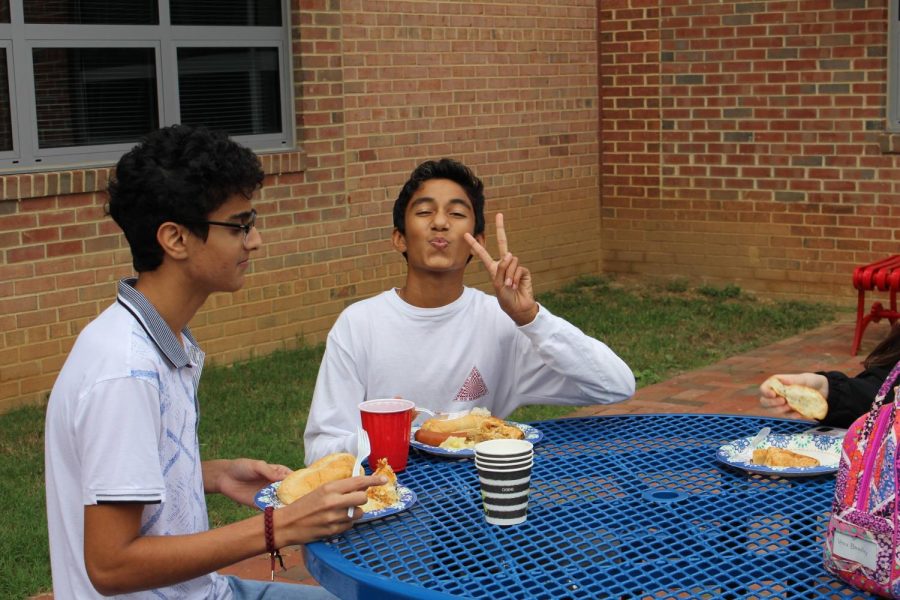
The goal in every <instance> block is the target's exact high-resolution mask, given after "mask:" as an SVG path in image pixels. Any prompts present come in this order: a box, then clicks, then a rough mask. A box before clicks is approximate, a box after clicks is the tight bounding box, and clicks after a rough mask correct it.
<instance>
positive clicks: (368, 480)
mask: <svg viewBox="0 0 900 600" xmlns="http://www.w3.org/2000/svg"><path fill="white" fill-rule="evenodd" d="M387 482H388V479H387V477H384V476H382V475H365V476H362V477H347V478H345V479H338V480H335V481H330V482H328V483H325V484H323V485H321V486H319V487H317V488H315V489H314V490H312V491H311V492H309V493H308V494H306V495H304V496H303V497H301V498H298V499H297V500H295V501H294V502H291V503H290V504H288V505H287V506H284V507H282V508H279V509H278V510H276V511H275V512H274V513H272V519H273V522H274V525H275V547H276V548H280V547H282V546H286V545H290V544H308V543H309V542H314V541H316V540H320V539H323V538H328V537H332V536H335V535H339V534H341V533H343V532H345V531H347V530H348V529H350V527H352V526H353V522H354V521H355V520H356V519H359V518H360V517H361V516H362V510H360V509H359V508H358V507H360V506H362V505H363V504H365V503H366V500H367V497H366V490H367V489H369V488H370V487H373V486H380V485H384V484H386V483H387ZM351 506H355V507H357V510H356V511H355V512H354V514H353V518H350V517H348V516H347V509H348V508H350V507H351Z"/></svg>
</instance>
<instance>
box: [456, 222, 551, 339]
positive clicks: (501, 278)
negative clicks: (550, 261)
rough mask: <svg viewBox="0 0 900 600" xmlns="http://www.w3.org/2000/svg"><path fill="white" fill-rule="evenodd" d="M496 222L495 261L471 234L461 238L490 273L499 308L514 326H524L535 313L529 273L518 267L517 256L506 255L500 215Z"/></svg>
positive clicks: (536, 309) (507, 253)
mask: <svg viewBox="0 0 900 600" xmlns="http://www.w3.org/2000/svg"><path fill="white" fill-rule="evenodd" d="M496 222H497V247H498V249H499V251H500V258H499V259H498V260H494V259H493V257H492V256H491V253H490V252H488V251H487V250H486V249H485V248H484V246H482V245H481V244H479V243H478V240H476V239H475V238H474V237H473V236H472V235H470V234H468V233H466V234H464V237H465V240H466V241H467V242H468V243H469V246H471V247H472V251H473V252H474V253H475V255H476V256H478V258H480V259H481V262H482V263H483V264H484V266H485V268H486V269H487V270H488V273H490V275H491V281H492V283H493V284H494V293H495V294H496V296H497V301H498V302H499V303H500V308H502V309H503V311H504V312H505V313H506V314H508V315H509V316H510V318H511V319H512V320H513V321H515V322H516V325H519V326H521V325H527V324H528V323H531V322H532V321H533V320H534V317H535V316H536V315H537V312H538V305H537V302H535V301H534V291H533V289H532V286H531V271H529V270H528V269H526V268H525V267H523V266H520V265H519V259H518V257H516V256H514V255H513V254H511V253H510V252H509V248H508V247H507V243H506V229H504V227H503V213H497V219H496Z"/></svg>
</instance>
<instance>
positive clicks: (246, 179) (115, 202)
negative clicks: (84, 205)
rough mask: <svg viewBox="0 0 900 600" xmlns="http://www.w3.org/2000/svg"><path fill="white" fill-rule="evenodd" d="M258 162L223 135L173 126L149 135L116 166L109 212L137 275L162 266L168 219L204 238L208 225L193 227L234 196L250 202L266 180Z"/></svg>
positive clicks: (182, 126) (110, 193)
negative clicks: (161, 237) (159, 236)
mask: <svg viewBox="0 0 900 600" xmlns="http://www.w3.org/2000/svg"><path fill="white" fill-rule="evenodd" d="M263 176H264V174H263V170H262V166H261V165H260V162H259V158H257V156H256V155H255V154H254V153H253V152H252V151H250V150H248V149H247V148H245V147H243V146H241V145H240V144H238V143H237V142H235V141H233V140H232V139H230V138H229V137H228V136H227V135H226V134H225V133H224V132H221V131H214V130H210V129H206V128H205V127H192V126H188V125H172V126H170V127H164V128H162V129H157V130H156V131H153V132H151V133H150V134H148V135H147V136H146V137H144V138H143V139H142V140H141V141H140V143H139V144H138V145H137V146H135V147H134V148H132V149H131V150H130V151H128V152H127V153H126V154H125V155H124V156H122V158H121V159H119V162H118V164H117V165H116V170H115V174H114V175H113V177H112V178H111V180H110V183H109V189H108V192H109V201H108V202H107V205H106V212H107V214H109V215H110V216H111V217H112V218H113V220H114V221H115V222H116V224H117V225H118V226H119V227H121V228H122V231H123V232H125V238H126V239H127V240H128V245H129V246H130V247H131V256H132V263H133V265H134V269H135V271H137V272H138V273H140V272H143V271H153V270H155V269H156V268H157V267H159V265H160V264H162V259H163V250H162V248H161V247H160V245H159V243H158V242H157V241H156V232H157V230H158V229H159V226H160V225H162V224H163V223H165V222H166V221H172V222H174V223H182V224H184V225H185V226H187V227H189V228H190V230H191V232H193V233H194V234H195V235H197V236H200V237H201V238H202V239H204V240H205V239H206V236H207V235H208V233H209V226H207V225H195V224H192V223H196V222H198V221H204V220H206V219H207V218H208V216H209V214H210V213H211V212H213V211H215V210H216V209H217V208H219V207H220V206H222V204H224V203H225V202H226V201H227V200H228V198H230V197H231V196H233V195H235V194H238V193H240V194H243V195H244V196H245V197H247V198H250V197H251V196H252V195H253V192H254V191H255V190H257V189H258V188H259V187H260V186H261V185H262V181H263Z"/></svg>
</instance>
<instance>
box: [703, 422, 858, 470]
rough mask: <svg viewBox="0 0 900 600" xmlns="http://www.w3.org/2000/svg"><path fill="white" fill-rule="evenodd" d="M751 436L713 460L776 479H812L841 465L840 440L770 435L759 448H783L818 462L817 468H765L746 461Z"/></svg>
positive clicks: (811, 435)
mask: <svg viewBox="0 0 900 600" xmlns="http://www.w3.org/2000/svg"><path fill="white" fill-rule="evenodd" d="M752 439H753V436H749V437H745V438H741V439H738V440H734V441H732V442H728V443H727V444H725V445H724V446H722V447H721V448H719V450H718V451H717V452H716V459H717V460H719V461H720V462H723V463H725V464H727V465H731V466H732V467H736V468H738V469H743V470H744V471H748V472H750V473H759V474H761V475H778V476H779V477H812V476H814V475H825V474H828V473H835V472H837V470H838V465H839V464H840V462H841V444H842V442H843V440H842V439H841V438H839V437H834V436H830V435H819V434H814V433H795V434H785V433H770V434H769V435H768V437H766V439H764V440H763V441H762V442H761V443H760V445H759V447H760V448H771V447H776V448H784V449H786V450H792V451H793V452H799V453H800V454H805V455H807V456H812V457H813V458H815V459H817V460H818V461H819V466H817V467H767V466H765V465H757V464H753V463H752V462H750V458H751V457H752V455H753V453H752V452H751V451H750V440H752Z"/></svg>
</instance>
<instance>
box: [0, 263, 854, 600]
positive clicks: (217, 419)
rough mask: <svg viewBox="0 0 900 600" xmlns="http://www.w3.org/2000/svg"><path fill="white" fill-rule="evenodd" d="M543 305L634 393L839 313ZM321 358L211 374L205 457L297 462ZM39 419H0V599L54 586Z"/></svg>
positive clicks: (595, 290)
mask: <svg viewBox="0 0 900 600" xmlns="http://www.w3.org/2000/svg"><path fill="white" fill-rule="evenodd" d="M539 300H540V301H541V302H542V303H543V304H544V305H546V306H547V307H548V308H549V309H550V310H551V311H553V312H554V313H556V314H557V315H560V316H563V317H565V318H567V319H568V320H569V321H571V322H572V323H574V324H575V325H577V326H578V327H580V328H581V329H582V330H583V331H585V332H586V333H588V334H589V335H592V336H594V337H596V338H598V339H601V340H603V341H604V342H606V343H607V344H608V345H609V346H610V347H611V348H612V349H613V350H615V351H616V352H617V353H618V354H619V355H620V356H621V357H622V358H623V359H624V360H625V361H626V362H627V363H628V364H629V365H630V366H631V368H632V369H633V371H634V373H635V375H636V377H637V381H638V387H642V386H646V385H650V384H653V383H657V382H659V381H662V380H664V379H666V378H668V377H671V376H673V375H675V374H677V373H679V372H682V371H686V370H690V369H694V368H698V367H701V366H704V365H708V364H711V363H713V362H716V361H718V360H720V359H722V358H726V357H728V356H731V355H734V354H738V353H741V352H745V351H747V350H750V349H753V348H756V347H759V346H762V345H766V344H770V343H772V342H774V341H776V340H779V339H783V338H786V337H790V336H792V335H794V334H796V333H798V332H801V331H805V330H807V329H811V328H813V327H816V326H818V325H821V324H823V323H824V322H827V321H829V320H831V319H833V318H834V316H835V315H836V314H837V312H838V310H839V309H837V308H835V307H829V306H826V305H815V307H813V305H811V304H808V303H801V302H765V301H761V300H757V299H755V298H753V297H752V296H749V295H747V294H744V293H742V292H741V290H740V289H738V288H736V287H732V286H728V287H724V288H696V289H691V288H689V287H688V286H687V285H686V284H685V283H684V282H681V281H673V282H669V283H667V284H658V285H654V284H643V285H641V286H634V285H626V284H623V283H619V282H617V281H616V280H614V279H603V278H584V279H581V280H579V281H577V282H575V283H574V284H572V285H570V286H567V287H565V288H563V289H560V290H557V291H555V292H551V293H547V294H543V295H541V297H540V298H539ZM201 343H202V340H201ZM322 351H323V347H321V346H320V347H316V348H301V349H298V350H292V351H285V352H278V353H275V354H272V355H270V356H267V357H264V358H259V359H254V360H250V361H247V362H243V363H240V364H236V365H233V366H231V367H208V368H207V369H206V370H205V371H204V374H203V381H202V383H201V385H200V405H201V421H200V439H201V441H202V442H203V449H202V452H203V456H204V458H216V457H237V456H250V457H258V458H265V459H267V460H270V461H273V462H279V463H283V464H286V465H289V466H300V465H302V463H303V439H302V438H303V429H304V427H305V425H306V414H307V411H308V408H309V402H310V399H311V398H312V391H313V386H314V385H315V379H316V372H317V369H318V366H319V361H320V359H321V356H322ZM571 410H573V409H571V408H564V407H546V406H535V407H525V408H522V409H519V410H518V411H516V412H515V413H514V415H513V416H512V418H513V419H515V420H517V421H535V420H541V419H548V418H554V417H559V416H563V415H565V414H566V413H568V412H570V411H571ZM43 413H44V410H43V408H40V407H28V408H23V409H20V410H16V411H13V412H11V413H8V414H5V415H0V458H2V460H0V506H2V514H3V515H4V518H3V523H2V525H0V598H27V597H29V596H31V595H33V594H36V593H39V592H42V591H48V590H49V589H50V587H51V583H50V559H49V555H48V549H47V522H46V516H45V514H44V494H43V471H44V465H43ZM209 510H210V520H211V523H212V525H213V526H216V525H221V524H223V523H228V522H231V521H234V520H236V519H240V518H242V517H244V516H247V515H250V514H253V511H252V510H251V509H248V508H245V507H241V506H236V505H235V504H234V503H233V502H231V501H229V500H225V499H222V498H220V497H210V498H209Z"/></svg>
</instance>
